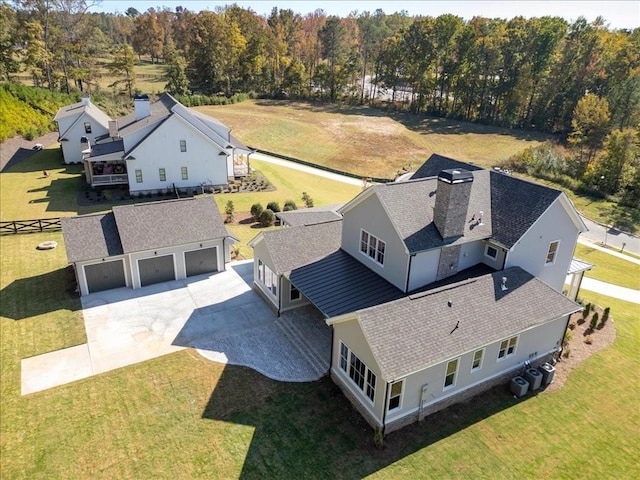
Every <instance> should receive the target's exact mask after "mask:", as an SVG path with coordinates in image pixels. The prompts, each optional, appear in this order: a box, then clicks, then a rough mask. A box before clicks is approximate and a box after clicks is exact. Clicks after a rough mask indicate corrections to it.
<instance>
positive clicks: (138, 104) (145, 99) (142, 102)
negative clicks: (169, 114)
mask: <svg viewBox="0 0 640 480" xmlns="http://www.w3.org/2000/svg"><path fill="white" fill-rule="evenodd" d="M133 106H134V107H135V111H136V122H137V121H138V120H142V119H143V118H146V117H148V116H150V115H151V104H150V103H149V96H148V95H136V96H135V97H133Z"/></svg>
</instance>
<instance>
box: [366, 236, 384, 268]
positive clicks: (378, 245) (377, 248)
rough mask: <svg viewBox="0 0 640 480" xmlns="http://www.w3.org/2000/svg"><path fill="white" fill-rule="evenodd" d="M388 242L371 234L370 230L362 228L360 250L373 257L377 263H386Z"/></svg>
mask: <svg viewBox="0 0 640 480" xmlns="http://www.w3.org/2000/svg"><path fill="white" fill-rule="evenodd" d="M386 247H387V244H386V243H385V242H383V241H382V240H380V239H379V238H377V237H376V236H374V235H371V234H370V233H369V232H367V231H365V230H362V233H361V234H360V252H361V253H363V254H364V255H367V256H368V257H370V258H372V259H373V260H374V261H375V262H376V263H379V264H380V265H384V253H385V250H386Z"/></svg>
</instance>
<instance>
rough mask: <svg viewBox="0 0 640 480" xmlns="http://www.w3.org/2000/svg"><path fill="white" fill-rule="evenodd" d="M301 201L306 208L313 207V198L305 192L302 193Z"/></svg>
mask: <svg viewBox="0 0 640 480" xmlns="http://www.w3.org/2000/svg"><path fill="white" fill-rule="evenodd" d="M302 200H303V201H304V205H305V206H306V207H307V208H312V207H313V198H311V197H310V196H309V194H308V193H307V192H302Z"/></svg>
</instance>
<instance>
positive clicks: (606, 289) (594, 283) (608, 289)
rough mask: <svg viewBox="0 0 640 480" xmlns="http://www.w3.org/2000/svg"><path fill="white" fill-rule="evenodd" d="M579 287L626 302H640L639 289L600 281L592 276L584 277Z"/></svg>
mask: <svg viewBox="0 0 640 480" xmlns="http://www.w3.org/2000/svg"><path fill="white" fill-rule="evenodd" d="M580 289H581V290H589V291H591V292H596V293H600V294H602V295H606V296H608V297H613V298H617V299H619V300H624V301H626V302H632V303H637V304H640V290H634V289H632V288H626V287H619V286H617V285H611V284H610V283H605V282H601V281H600V280H595V279H593V278H587V277H584V278H583V279H582V284H581V285H580Z"/></svg>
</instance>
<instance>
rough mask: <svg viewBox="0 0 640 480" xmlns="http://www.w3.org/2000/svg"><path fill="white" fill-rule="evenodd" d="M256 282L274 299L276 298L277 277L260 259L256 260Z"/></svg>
mask: <svg viewBox="0 0 640 480" xmlns="http://www.w3.org/2000/svg"><path fill="white" fill-rule="evenodd" d="M258 280H259V281H260V283H261V284H262V286H263V287H264V288H265V289H266V290H267V291H268V292H269V293H270V294H271V295H273V296H274V297H275V298H278V276H277V275H276V274H275V273H273V271H272V270H271V269H270V268H269V267H268V266H267V265H266V264H265V263H264V262H263V261H262V260H260V259H258Z"/></svg>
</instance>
